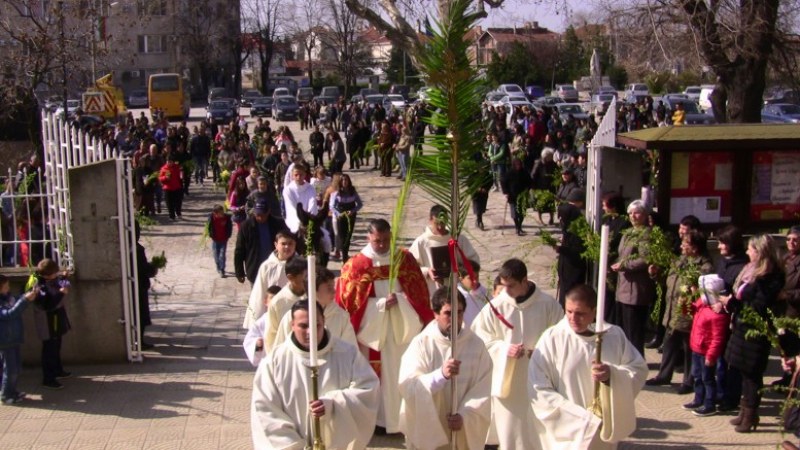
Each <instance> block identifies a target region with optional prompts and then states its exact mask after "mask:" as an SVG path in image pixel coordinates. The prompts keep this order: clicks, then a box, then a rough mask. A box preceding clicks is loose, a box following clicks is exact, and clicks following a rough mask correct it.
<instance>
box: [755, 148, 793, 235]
mask: <svg viewBox="0 0 800 450" xmlns="http://www.w3.org/2000/svg"><path fill="white" fill-rule="evenodd" d="M750 186H751V192H750V220H751V221H753V222H761V221H772V220H795V221H797V220H800V151H757V152H753V169H752V179H751V185H750Z"/></svg>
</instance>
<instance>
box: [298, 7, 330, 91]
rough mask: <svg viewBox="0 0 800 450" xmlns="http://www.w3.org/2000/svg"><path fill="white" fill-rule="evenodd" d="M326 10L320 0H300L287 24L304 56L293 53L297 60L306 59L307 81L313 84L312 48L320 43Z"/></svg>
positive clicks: (315, 47)
mask: <svg viewBox="0 0 800 450" xmlns="http://www.w3.org/2000/svg"><path fill="white" fill-rule="evenodd" d="M327 15H328V11H327V10H326V9H325V5H324V4H323V1H322V0H301V1H299V2H297V4H295V14H294V18H295V20H293V21H291V23H290V25H289V27H288V28H289V33H290V34H291V35H292V37H293V38H294V39H295V40H296V41H297V43H298V44H299V45H300V46H301V47H302V49H301V50H302V52H303V53H304V55H305V56H303V57H300V55H295V58H296V59H298V60H306V61H308V81H309V84H310V85H312V86H313V85H314V56H313V54H314V50H315V49H317V48H318V47H319V45H320V37H321V36H320V34H321V32H322V29H323V26H324V24H325V19H326V16H327Z"/></svg>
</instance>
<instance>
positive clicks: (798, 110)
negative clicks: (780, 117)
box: [778, 105, 800, 114]
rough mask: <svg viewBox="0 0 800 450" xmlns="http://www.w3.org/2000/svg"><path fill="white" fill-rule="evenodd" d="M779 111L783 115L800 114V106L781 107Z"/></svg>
mask: <svg viewBox="0 0 800 450" xmlns="http://www.w3.org/2000/svg"><path fill="white" fill-rule="evenodd" d="M778 109H780V111H781V113H782V114H800V106H797V105H781V106H780V107H779V108H778Z"/></svg>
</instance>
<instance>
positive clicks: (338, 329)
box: [274, 267, 358, 346]
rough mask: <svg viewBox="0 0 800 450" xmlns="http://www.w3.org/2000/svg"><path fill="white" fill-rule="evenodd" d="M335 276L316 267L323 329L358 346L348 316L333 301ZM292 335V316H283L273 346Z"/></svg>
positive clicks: (322, 268) (318, 301)
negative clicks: (323, 319)
mask: <svg viewBox="0 0 800 450" xmlns="http://www.w3.org/2000/svg"><path fill="white" fill-rule="evenodd" d="M335 280H336V275H335V274H334V273H333V272H331V271H330V270H329V269H326V268H325V267H317V280H316V285H317V303H319V305H320V306H322V309H323V310H324V311H325V329H326V330H328V332H329V333H330V334H331V336H333V337H337V338H339V339H341V340H343V341H345V342H347V343H349V344H353V345H355V346H358V341H357V340H356V333H355V331H354V330H353V325H352V324H351V323H350V315H349V314H347V311H345V310H343V309H342V307H341V306H339V305H337V304H336V302H335V301H334V294H335V292H336V291H335V289H336V284H335V283H334V281H335ZM291 334H292V314H291V313H290V312H287V313H286V314H284V315H283V319H281V323H280V325H278V332H277V334H276V335H275V343H274V345H275V346H278V345H280V344H282V343H283V342H284V341H285V340H286V339H287V338H288V337H289V336H291Z"/></svg>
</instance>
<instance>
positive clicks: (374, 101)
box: [362, 94, 383, 106]
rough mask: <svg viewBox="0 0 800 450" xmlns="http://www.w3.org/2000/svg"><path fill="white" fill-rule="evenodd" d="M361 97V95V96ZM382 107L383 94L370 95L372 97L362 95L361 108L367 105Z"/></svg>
mask: <svg viewBox="0 0 800 450" xmlns="http://www.w3.org/2000/svg"><path fill="white" fill-rule="evenodd" d="M362 95H363V94H362ZM370 104H371V105H373V106H375V105H378V104H380V105H382V104H383V94H372V95H364V101H363V106H367V105H370Z"/></svg>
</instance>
